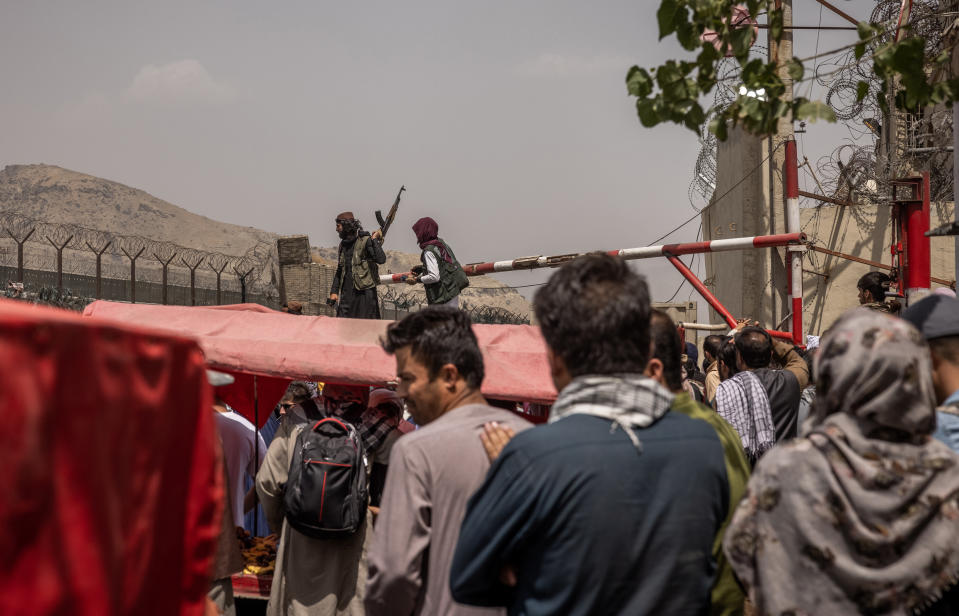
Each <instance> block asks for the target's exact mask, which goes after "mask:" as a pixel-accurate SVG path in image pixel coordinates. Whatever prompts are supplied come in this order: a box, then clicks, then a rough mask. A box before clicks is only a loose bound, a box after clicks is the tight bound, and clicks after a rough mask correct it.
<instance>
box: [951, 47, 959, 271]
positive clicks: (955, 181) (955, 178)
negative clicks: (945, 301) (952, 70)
mask: <svg viewBox="0 0 959 616" xmlns="http://www.w3.org/2000/svg"><path fill="white" fill-rule="evenodd" d="M952 53H953V66H955V65H956V64H957V57H956V56H957V54H959V46H957V47H956V48H955V49H953V51H952ZM956 152H959V102H956V103H953V105H952V219H953V220H954V221H955V222H957V223H959V158H957V157H956ZM953 242H954V243H953V257H954V259H953V261H954V265H955V271H954V272H953V274H952V277H953V278H955V279H956V280H959V235H957V236H956V237H955V239H954V240H953Z"/></svg>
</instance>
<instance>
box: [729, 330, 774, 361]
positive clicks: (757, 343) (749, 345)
mask: <svg viewBox="0 0 959 616" xmlns="http://www.w3.org/2000/svg"><path fill="white" fill-rule="evenodd" d="M736 350H737V351H739V354H740V356H742V358H743V363H744V364H746V366H748V367H750V368H767V367H769V363H770V362H771V361H772V359H773V339H772V337H771V336H770V335H769V332H767V331H766V330H765V329H763V328H761V327H752V326H750V327H744V328H743V329H742V331H740V332H739V334H737V335H736Z"/></svg>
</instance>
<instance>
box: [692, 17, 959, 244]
mask: <svg viewBox="0 0 959 616" xmlns="http://www.w3.org/2000/svg"><path fill="white" fill-rule="evenodd" d="M939 5H940V2H938V1H937V0H919V1H917V2H914V3H913V8H912V14H911V17H910V24H909V34H910V35H912V36H919V37H921V38H922V39H923V40H924V41H925V55H926V59H927V63H931V62H932V61H933V60H935V59H936V58H937V57H939V56H940V54H942V53H943V51H945V48H946V46H947V45H948V44H949V41H947V40H946V39H945V37H944V32H945V31H946V29H947V26H948V25H949V23H950V21H951V20H952V19H954V15H955V14H956V13H954V12H949V13H947V12H943V11H941V10H940V6H939ZM899 10H900V2H899V0H879V1H878V2H877V4H876V6H875V8H874V9H873V12H872V14H871V15H870V21H871V23H874V24H882V25H884V26H886V27H885V29H884V30H882V31H881V32H879V33H878V34H876V35H874V36H873V37H871V38H870V39H868V40H867V41H866V53H864V54H863V55H862V56H861V57H860V58H856V56H855V49H854V48H855V46H856V45H857V44H859V41H857V42H856V43H852V44H850V45H846V46H843V47H840V48H838V49H833V50H830V51H826V52H822V53H819V52H818V50H817V52H816V54H815V55H814V56H812V57H809V58H803V61H809V60H814V59H815V60H819V61H818V62H817V63H816V65H815V67H814V68H813V71H812V75H811V76H810V77H807V78H805V79H804V80H803V81H809V80H812V81H813V82H815V83H817V84H818V85H819V86H821V87H822V88H824V89H825V92H826V94H825V102H826V104H827V105H829V107H830V108H831V109H832V110H833V112H834V113H835V114H836V118H837V120H838V121H839V122H841V123H842V125H843V128H844V129H845V130H846V132H847V134H848V138H847V139H845V141H844V142H843V143H842V144H840V145H839V146H837V147H836V148H835V149H834V150H833V151H832V152H831V153H830V154H828V155H826V156H824V157H822V158H820V159H819V160H818V161H816V163H815V173H816V176H817V179H818V180H819V183H820V184H821V185H822V188H823V190H824V191H825V193H826V196H832V197H834V198H836V199H839V200H843V201H847V202H852V203H863V204H881V203H889V202H890V201H891V200H892V199H893V196H894V195H893V190H894V188H893V184H892V180H894V179H895V178H899V177H904V176H910V175H915V174H916V172H917V171H918V170H926V169H928V170H929V172H930V184H931V190H930V192H931V195H930V198H931V201H932V202H933V203H935V207H936V208H937V209H938V210H939V212H938V213H939V216H940V218H944V217H945V216H946V215H947V213H946V212H945V211H944V209H945V207H946V203H948V202H951V201H952V195H953V175H952V156H953V155H952V152H951V151H950V150H949V149H948V147H949V146H951V145H952V131H953V126H952V118H953V116H952V110H951V108H947V107H931V108H927V109H922V110H920V111H918V112H917V113H904V112H900V113H899V114H898V116H897V119H898V124H899V126H898V130H897V131H896V135H895V136H894V137H895V142H896V144H897V147H896V148H894V149H892V150H891V151H889V148H886V147H883V144H882V142H881V139H882V136H883V128H884V127H883V126H882V125H881V124H882V118H883V117H884V116H883V110H882V107H881V105H880V96H882V95H883V92H882V91H881V90H882V84H881V81H880V80H879V78H878V77H877V76H876V75H875V73H874V71H873V67H872V57H873V55H874V54H875V52H876V51H877V50H878V49H879V47H881V46H882V45H885V44H887V43H889V42H890V40H891V38H892V37H893V36H895V30H896V28H895V26H896V23H897V20H898V15H899ZM764 52H765V50H764V49H762V48H754V49H753V50H751V53H757V54H758V53H764ZM820 59H821V60H820ZM739 73H740V68H739V63H738V62H737V61H735V60H734V59H731V58H727V59H726V60H725V61H723V62H721V63H720V65H719V67H718V70H717V76H718V77H719V79H718V84H717V87H716V90H715V96H714V100H713V105H712V107H711V113H710V114H709V116H708V117H707V120H706V122H705V123H704V125H703V127H702V129H701V130H700V143H701V144H702V147H701V149H700V152H699V156H698V157H697V160H696V164H695V166H694V170H693V178H692V181H691V183H690V186H689V191H688V192H689V200H690V204H691V205H692V207H693V209H694V210H696V211H697V212H698V211H701V210H702V209H703V208H704V207H706V206H707V205H708V203H709V202H710V200H711V199H712V197H713V194H714V192H715V187H716V172H717V169H716V152H717V141H716V139H715V137H714V136H713V135H712V134H711V133H710V132H709V131H708V128H707V127H708V125H709V121H710V120H712V118H713V117H715V112H716V111H717V110H721V109H724V108H725V107H726V106H728V105H729V104H731V103H732V102H733V101H734V100H735V99H736V98H737V97H738V96H739V95H740V92H739V89H738V88H739V84H740V83H741V79H739ZM860 82H864V83H866V84H867V85H868V91H867V93H866V96H864V97H862V98H860V97H858V96H857V94H858V87H859V83H860ZM849 209H850V210H851V214H852V217H853V218H854V219H855V221H856V224H857V225H858V226H859V227H860V229H861V230H863V231H867V232H868V231H871V230H872V229H873V228H874V227H875V225H876V224H877V223H876V217H875V216H871V215H869V214H868V213H866V212H865V211H863V210H862V209H861V208H849Z"/></svg>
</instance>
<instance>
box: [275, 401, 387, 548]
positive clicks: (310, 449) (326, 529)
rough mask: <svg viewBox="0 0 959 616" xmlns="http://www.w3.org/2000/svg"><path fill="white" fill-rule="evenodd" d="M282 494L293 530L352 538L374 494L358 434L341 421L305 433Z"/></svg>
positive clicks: (298, 441) (299, 437) (315, 426)
mask: <svg viewBox="0 0 959 616" xmlns="http://www.w3.org/2000/svg"><path fill="white" fill-rule="evenodd" d="M295 447H296V449H295V450H294V452H293V460H292V461H291V462H290V473H289V477H288V479H287V482H286V489H285V490H284V494H283V504H284V505H285V508H286V519H287V520H288V521H289V522H290V526H292V527H293V528H295V529H296V530H298V531H300V532H301V533H303V534H304V535H308V536H310V537H314V538H317V539H329V538H335V537H348V536H350V535H352V534H353V533H355V532H356V530H357V529H358V528H359V527H360V525H361V524H362V523H363V521H364V520H366V506H367V502H368V500H369V491H368V488H367V483H366V476H367V472H366V465H367V462H366V455H365V454H364V452H363V444H362V442H361V441H360V437H359V434H358V433H357V431H356V428H354V427H353V426H352V425H350V424H349V423H347V422H345V421H343V420H341V419H338V418H336V417H327V418H325V419H321V420H319V421H317V422H316V423H314V424H312V425H311V426H305V427H303V428H301V429H300V431H299V433H298V434H297V435H296V445H295Z"/></svg>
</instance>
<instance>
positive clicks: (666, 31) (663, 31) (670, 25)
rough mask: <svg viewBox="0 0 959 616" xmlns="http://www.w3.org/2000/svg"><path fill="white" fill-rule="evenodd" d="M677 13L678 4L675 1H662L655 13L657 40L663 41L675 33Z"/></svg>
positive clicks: (683, 19)
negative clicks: (657, 26) (657, 28)
mask: <svg viewBox="0 0 959 616" xmlns="http://www.w3.org/2000/svg"><path fill="white" fill-rule="evenodd" d="M678 13H679V3H678V2H677V1H676V0H663V1H662V3H661V4H660V5H659V10H658V11H656V20H657V21H658V22H659V40H663V39H664V38H666V37H667V36H669V35H670V34H672V33H673V32H675V31H676V22H677V21H679V20H678V19H677V15H678ZM685 17H686V15H685V11H683V15H682V21H685Z"/></svg>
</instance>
